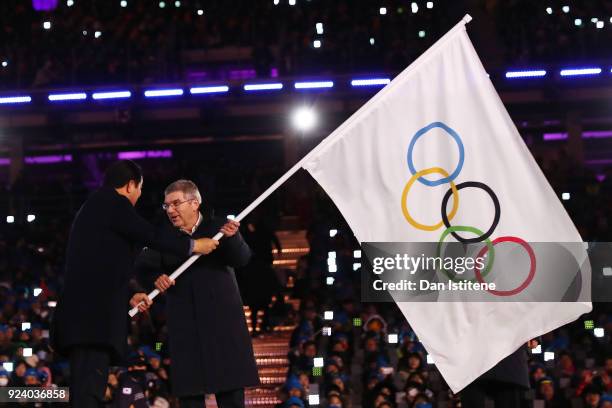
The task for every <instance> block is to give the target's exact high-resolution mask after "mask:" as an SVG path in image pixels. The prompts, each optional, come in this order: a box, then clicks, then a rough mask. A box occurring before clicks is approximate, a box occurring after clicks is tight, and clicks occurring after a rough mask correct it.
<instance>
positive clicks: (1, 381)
mask: <svg viewBox="0 0 612 408" xmlns="http://www.w3.org/2000/svg"><path fill="white" fill-rule="evenodd" d="M8 384H9V373H8V372H7V371H6V370H5V369H4V368H2V367H0V387H7V386H8Z"/></svg>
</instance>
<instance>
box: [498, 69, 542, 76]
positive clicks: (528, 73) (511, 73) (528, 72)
mask: <svg viewBox="0 0 612 408" xmlns="http://www.w3.org/2000/svg"><path fill="white" fill-rule="evenodd" d="M543 76H546V71H545V70H543V69H536V70H524V71H508V72H506V78H538V77H543Z"/></svg>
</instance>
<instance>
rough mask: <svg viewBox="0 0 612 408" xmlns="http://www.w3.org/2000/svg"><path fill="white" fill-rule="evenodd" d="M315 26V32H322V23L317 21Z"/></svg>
mask: <svg viewBox="0 0 612 408" xmlns="http://www.w3.org/2000/svg"><path fill="white" fill-rule="evenodd" d="M315 27H316V29H317V34H319V35H321V34H323V23H317V24H316V25H315Z"/></svg>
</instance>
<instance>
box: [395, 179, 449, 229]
mask: <svg viewBox="0 0 612 408" xmlns="http://www.w3.org/2000/svg"><path fill="white" fill-rule="evenodd" d="M431 173H440V174H442V175H443V176H444V177H449V175H448V173H447V172H446V170H444V169H442V168H440V167H431V168H429V169H425V170H421V171H419V172H416V173H415V174H414V175H413V176H412V177H411V178H410V180H408V183H406V187H404V191H402V213H404V217H405V218H406V221H408V223H410V225H412V226H413V227H414V228H417V229H420V230H423V231H435V230H437V229H438V228H440V227H441V226H443V225H444V221H440V222H439V223H437V224H435V225H424V224H420V223H418V222H416V221H415V219H414V218H412V216H411V215H410V213H409V212H408V207H407V206H406V199H407V197H408V190H410V187H412V185H413V184H414V182H415V181H417V180H418V179H419V178H420V177H422V176H426V175H428V174H431ZM450 186H451V190H452V192H453V208H452V209H451V212H450V213H449V214H448V219H449V220H452V219H453V217H454V216H455V214H456V213H457V210H458V208H459V192H458V191H457V187H456V186H455V183H453V182H452V181H450Z"/></svg>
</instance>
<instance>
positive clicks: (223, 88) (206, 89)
mask: <svg viewBox="0 0 612 408" xmlns="http://www.w3.org/2000/svg"><path fill="white" fill-rule="evenodd" d="M228 91H229V86H227V85H218V86H195V87H193V88H189V93H191V94H192V95H198V94H211V93H225V92H228Z"/></svg>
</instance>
